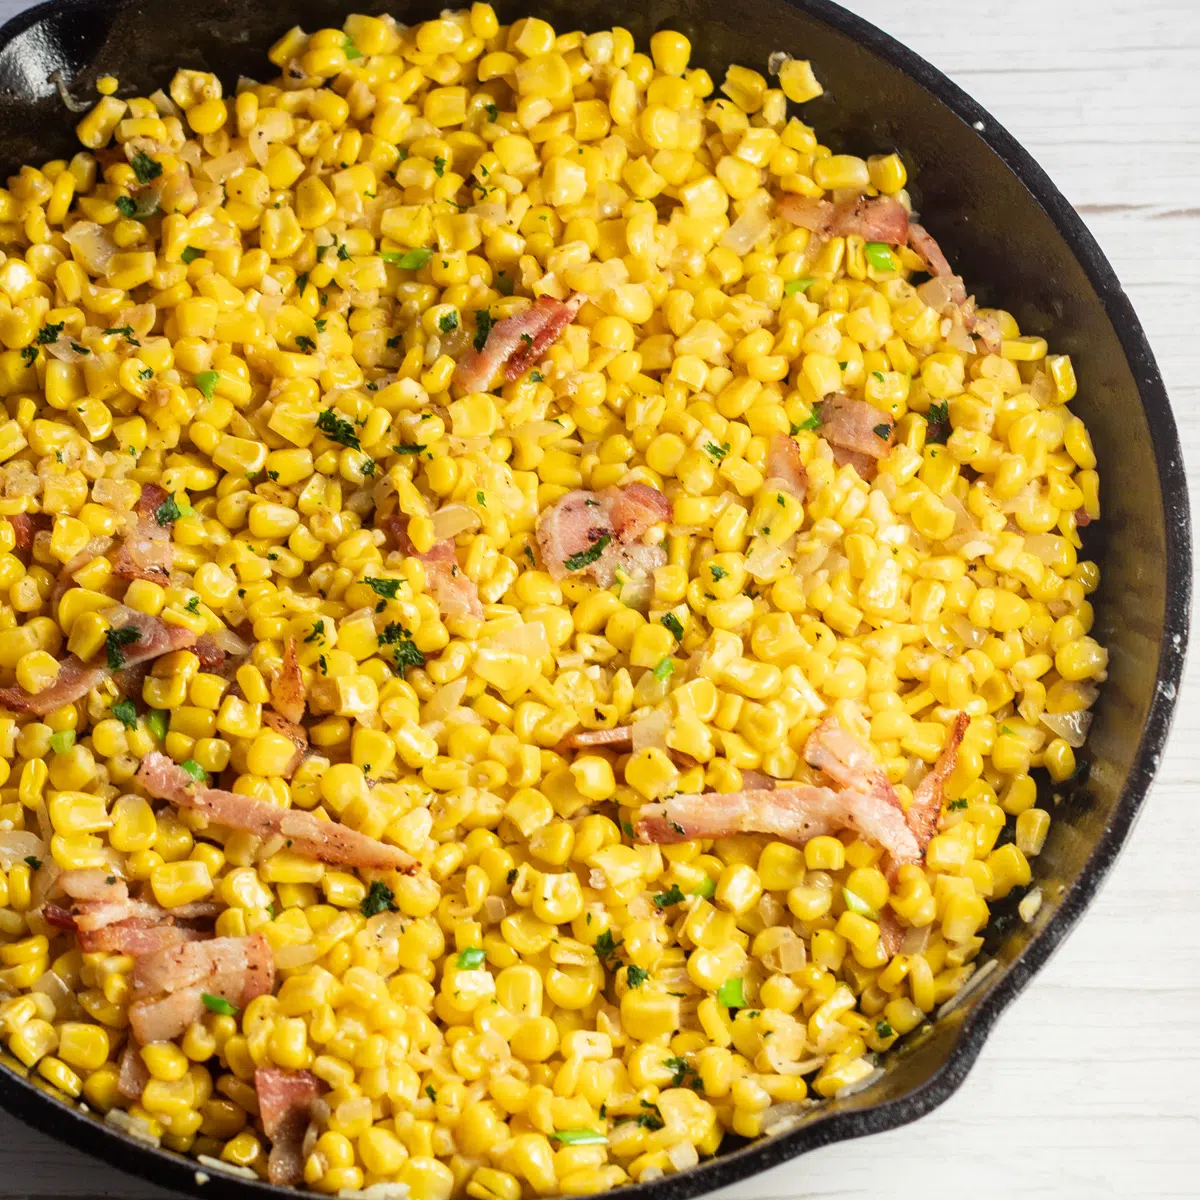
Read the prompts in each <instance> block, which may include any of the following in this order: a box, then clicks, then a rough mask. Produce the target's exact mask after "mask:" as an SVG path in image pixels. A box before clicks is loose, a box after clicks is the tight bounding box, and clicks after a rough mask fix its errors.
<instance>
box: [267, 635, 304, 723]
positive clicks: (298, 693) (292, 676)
mask: <svg viewBox="0 0 1200 1200" xmlns="http://www.w3.org/2000/svg"><path fill="white" fill-rule="evenodd" d="M271 704H272V706H273V707H274V709H275V711H276V712H277V713H278V714H279V715H280V716H281V717H283V718H284V719H285V720H286V721H288V722H289V723H290V724H292V725H299V724H300V722H301V721H303V720H304V676H303V675H302V674H301V673H300V658H299V656H298V655H297V653H296V639H295V638H294V637H290V638H288V639H287V641H286V642H285V643H284V646H283V663H282V664H281V666H280V668H279V670H278V671H276V672H275V677H274V678H273V679H272V680H271ZM304 741H305V744H307V743H308V738H307V737H305V739H304Z"/></svg>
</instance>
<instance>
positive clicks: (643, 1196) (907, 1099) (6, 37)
mask: <svg viewBox="0 0 1200 1200" xmlns="http://www.w3.org/2000/svg"><path fill="white" fill-rule="evenodd" d="M113 2H115V3H121V2H122V0H113ZM94 3H95V0H48V2H47V3H43V4H39V5H37V6H35V7H34V8H30V9H27V10H26V11H25V12H22V13H18V14H17V15H16V16H14V17H12V18H11V19H10V20H9V21H7V22H6V23H5V24H4V25H3V26H0V47H3V46H5V45H7V44H8V43H9V42H10V41H12V40H13V38H15V37H17V36H18V35H19V34H21V33H23V32H24V31H25V30H26V29H28V28H29V27H30V26H31V25H33V24H35V23H36V22H38V21H39V20H41V19H43V18H44V17H47V16H50V15H51V14H54V13H61V12H70V11H71V10H73V9H77V8H79V9H82V8H88V7H94ZM788 3H789V4H791V5H793V7H796V8H799V9H802V10H803V11H804V12H805V13H806V14H808V15H810V16H813V17H815V18H816V19H817V20H819V21H822V22H823V23H824V24H826V25H828V26H830V27H831V28H833V29H834V30H836V31H837V32H839V33H842V34H845V35H846V36H847V37H851V38H853V39H855V40H856V41H857V42H859V43H860V44H861V45H863V46H864V47H866V48H867V49H868V50H870V51H871V52H872V53H874V54H876V55H878V56H879V57H880V58H883V59H885V60H887V61H888V62H890V63H891V64H892V65H893V66H896V67H899V68H900V70H901V71H903V72H904V73H905V74H906V75H907V76H908V77H909V78H910V79H912V80H913V81H914V82H916V83H917V84H919V85H920V86H921V87H923V88H924V89H925V90H926V91H927V92H929V93H930V94H931V95H933V96H934V97H935V98H936V99H937V100H939V101H940V102H941V103H942V104H944V105H945V106H946V107H947V108H949V109H950V111H951V112H952V113H954V115H955V116H957V117H958V118H959V119H960V120H961V121H963V122H965V123H966V124H967V125H970V126H972V128H973V129H974V130H975V132H976V134H977V135H978V136H979V138H980V139H981V140H982V141H983V142H984V143H985V144H986V145H987V146H988V147H989V148H990V149H991V150H992V151H993V152H994V153H995V154H996V155H997V156H998V157H999V158H1000V159H1001V160H1002V161H1003V162H1004V164H1005V166H1007V167H1008V169H1009V170H1010V171H1012V173H1013V174H1014V175H1015V176H1016V177H1017V178H1018V179H1019V180H1020V181H1021V183H1022V184H1023V185H1024V186H1025V188H1026V189H1027V190H1028V191H1029V192H1030V194H1031V195H1032V196H1033V198H1034V199H1035V200H1036V201H1037V203H1038V204H1039V205H1040V206H1041V208H1042V209H1043V210H1044V211H1045V212H1046V214H1047V215H1048V216H1049V217H1050V219H1051V220H1052V221H1053V222H1054V225H1055V228H1056V229H1057V230H1058V233H1059V235H1060V236H1061V237H1062V239H1063V241H1064V242H1065V243H1066V244H1067V246H1068V247H1069V248H1070V250H1071V253H1072V254H1073V256H1074V257H1075V259H1076V260H1077V261H1078V263H1079V264H1080V266H1081V267H1082V268H1083V270H1084V272H1085V273H1086V275H1087V277H1088V280H1089V282H1090V283H1091V285H1092V287H1093V288H1094V289H1095V291H1096V294H1097V296H1099V297H1100V299H1101V301H1102V303H1103V304H1104V307H1105V311H1106V313H1107V315H1108V319H1109V321H1110V322H1111V324H1112V327H1113V330H1114V331H1115V333H1116V334H1117V337H1118V339H1119V341H1120V343H1121V347H1122V350H1123V351H1124V353H1125V357H1126V360H1127V362H1128V364H1129V368H1130V371H1131V373H1132V374H1133V377H1134V380H1135V382H1136V383H1137V387H1138V394H1139V396H1140V398H1141V401H1142V407H1143V409H1144V410H1145V413H1146V421H1147V424H1148V426H1149V430H1150V436H1151V439H1152V440H1153V443H1154V454H1155V459H1156V463H1157V467H1158V473H1159V480H1160V484H1161V502H1162V506H1163V517H1164V533H1165V543H1166V559H1167V561H1166V569H1167V588H1166V607H1165V614H1164V625H1163V636H1162V642H1161V646H1160V650H1159V668H1158V676H1157V680H1156V687H1155V692H1154V698H1153V700H1152V701H1151V703H1150V708H1149V712H1148V715H1147V719H1146V725H1145V729H1144V730H1143V733H1142V738H1141V742H1140V744H1139V747H1138V752H1137V755H1136V757H1135V759H1134V762H1133V766H1132V769H1131V770H1130V773H1129V776H1128V778H1127V779H1126V781H1125V785H1124V787H1123V788H1122V789H1121V797H1120V800H1119V801H1118V803H1117V806H1116V808H1115V810H1114V812H1113V816H1112V820H1111V821H1110V822H1109V825H1108V827H1107V828H1106V829H1105V831H1104V833H1103V835H1102V836H1101V837H1100V839H1099V840H1098V841H1097V843H1096V847H1095V849H1094V850H1093V851H1092V854H1091V856H1090V858H1089V860H1088V862H1087V864H1086V866H1085V868H1084V870H1083V871H1082V872H1081V873H1080V875H1079V876H1078V878H1077V879H1076V880H1075V881H1074V883H1073V884H1072V885H1071V886H1070V888H1069V889H1068V891H1067V893H1066V895H1065V896H1064V898H1063V901H1062V903H1061V904H1060V906H1059V908H1058V911H1057V912H1055V914H1054V916H1053V917H1052V918H1051V919H1050V920H1049V921H1048V922H1047V924H1046V926H1045V927H1044V928H1043V929H1042V930H1041V931H1040V932H1039V933H1038V934H1037V935H1036V936H1034V937H1033V938H1031V939H1030V942H1029V944H1028V946H1027V947H1026V948H1025V950H1024V951H1023V952H1022V953H1021V954H1020V955H1019V956H1018V957H1017V958H1016V959H1015V960H1014V961H1013V962H1012V964H1011V965H1010V966H1009V968H1008V970H1007V971H1006V972H1005V973H1004V974H1003V975H1002V976H1001V977H1000V978H999V979H998V980H997V981H996V983H995V984H994V985H993V986H992V987H991V988H990V989H989V990H988V991H987V992H986V994H984V995H983V996H982V998H981V999H980V1000H979V1001H978V1002H977V1003H976V1004H974V1005H973V1006H971V1008H970V1010H969V1012H967V1015H966V1016H965V1019H964V1022H963V1027H962V1029H961V1030H960V1032H959V1035H958V1041H957V1044H956V1045H955V1046H954V1048H953V1049H952V1050H951V1052H950V1053H949V1054H948V1055H947V1057H946V1060H945V1062H944V1063H943V1064H942V1065H941V1066H940V1067H939V1068H938V1069H937V1071H936V1072H934V1074H933V1075H932V1076H930V1078H929V1079H928V1080H926V1081H925V1082H924V1083H923V1084H921V1085H919V1086H918V1087H917V1088H915V1089H914V1090H913V1091H911V1092H908V1093H906V1094H904V1095H902V1096H897V1097H894V1098H892V1099H888V1100H883V1101H881V1102H879V1103H878V1104H875V1105H872V1106H871V1107H870V1108H864V1109H858V1110H855V1111H852V1112H846V1111H840V1112H839V1111H835V1112H831V1113H830V1114H829V1115H828V1116H824V1117H821V1118H818V1119H816V1120H814V1121H813V1122H812V1123H811V1124H808V1125H805V1126H803V1127H802V1128H799V1129H796V1130H793V1131H791V1132H789V1133H785V1134H781V1135H779V1136H777V1137H774V1138H771V1139H768V1140H762V1141H755V1142H750V1143H749V1144H747V1145H746V1146H744V1147H742V1148H740V1149H737V1150H735V1151H732V1152H731V1153H728V1154H725V1155H722V1156H720V1157H718V1158H713V1159H708V1160H706V1161H704V1162H702V1163H701V1164H700V1165H699V1166H697V1167H694V1168H692V1169H691V1170H688V1171H685V1172H683V1173H682V1174H679V1175H670V1176H665V1177H663V1178H662V1179H658V1180H655V1181H653V1182H652V1183H643V1184H634V1185H631V1186H629V1187H627V1188H623V1189H621V1192H622V1195H623V1196H625V1197H627V1198H628V1200H689V1198H690V1197H692V1196H697V1195H699V1194H701V1193H703V1192H709V1191H713V1190H715V1189H717V1188H721V1187H726V1186H728V1185H730V1184H733V1183H737V1182H738V1181H739V1180H741V1179H745V1178H746V1177H747V1176H749V1175H753V1174H757V1173H759V1172H761V1171H765V1170H767V1169H769V1168H771V1167H775V1166H778V1165H779V1164H780V1163H783V1162H787V1161H788V1160H790V1159H793V1158H796V1157H798V1156H799V1155H801V1154H804V1153H806V1152H808V1151H809V1150H815V1149H816V1148H818V1147H819V1146H825V1145H829V1144H831V1143H833V1142H839V1141H846V1140H848V1139H850V1138H856V1137H863V1136H865V1135H866V1134H870V1133H880V1132H883V1131H884V1130H888V1129H895V1128H897V1127H898V1126H900V1125H905V1124H908V1123H909V1122H912V1121H915V1120H917V1119H918V1118H920V1117H923V1116H925V1115H926V1114H927V1113H929V1112H932V1110H933V1109H935V1108H937V1107H938V1105H940V1104H942V1103H943V1102H944V1101H945V1100H947V1099H948V1098H949V1097H950V1096H951V1095H952V1094H953V1093H954V1092H955V1091H956V1090H957V1089H958V1087H959V1085H960V1084H961V1083H962V1081H963V1080H964V1079H965V1078H966V1075H967V1072H968V1071H969V1070H970V1069H971V1066H972V1065H973V1064H974V1062H975V1059H976V1058H977V1057H978V1055H979V1052H980V1050H981V1049H982V1047H983V1043H984V1041H985V1040H986V1038H987V1035H988V1033H989V1032H990V1030H991V1027H992V1025H993V1024H994V1023H995V1021H996V1020H997V1018H998V1017H999V1016H1000V1014H1001V1013H1002V1012H1003V1011H1004V1009H1005V1008H1006V1007H1007V1006H1008V1005H1009V1004H1010V1003H1011V1002H1012V1001H1013V1000H1014V999H1015V998H1016V996H1017V995H1018V994H1019V993H1020V992H1021V990H1022V989H1023V988H1024V987H1025V985H1026V984H1027V983H1028V982H1029V980H1030V979H1031V978H1032V977H1033V975H1034V974H1035V973H1036V972H1037V971H1038V970H1039V969H1040V968H1041V966H1042V965H1043V964H1044V963H1045V962H1046V960H1047V959H1048V958H1049V957H1050V955H1051V954H1052V953H1053V952H1054V951H1055V949H1057V947H1058V946H1059V945H1060V943H1061V942H1062V941H1063V939H1064V938H1065V937H1066V936H1067V934H1068V933H1069V932H1070V931H1071V929H1072V928H1073V927H1074V925H1075V922H1076V921H1077V920H1078V919H1079V918H1080V916H1081V915H1082V913H1083V911H1084V909H1085V908H1086V907H1087V905H1088V904H1089V903H1090V901H1091V899H1092V897H1093V896H1094V895H1095V893H1096V891H1097V889H1098V888H1099V886H1100V884H1101V882H1102V881H1103V879H1104V877H1105V876H1106V875H1107V874H1108V871H1109V869H1110V868H1111V867H1112V865H1113V863H1114V861H1115V860H1116V857H1117V855H1118V854H1119V853H1120V850H1121V847H1122V845H1123V844H1124V842H1125V839H1126V838H1127V837H1128V835H1129V833H1130V831H1131V829H1132V828H1133V824H1134V822H1135V821H1136V819H1137V816H1138V813H1139V811H1140V809H1141V806H1142V804H1143V802H1144V801H1145V798H1146V792H1147V790H1148V788H1149V786H1150V783H1151V781H1152V779H1153V776H1154V772H1155V769H1156V767H1157V765H1158V763H1159V761H1160V759H1161V756H1162V753H1163V749H1164V747H1165V745H1166V740H1167V734H1168V732H1169V730H1170V726H1171V719H1172V716H1173V714H1174V709H1175V704H1176V700H1177V697H1178V694H1179V686H1180V682H1181V677H1182V674H1183V667H1184V663H1185V661H1186V658H1187V640H1188V626H1189V618H1190V612H1191V579H1192V547H1191V521H1190V514H1189V505H1188V494H1187V477H1186V474H1185V471H1184V465H1183V453H1182V449H1181V447H1180V444H1179V435H1178V432H1177V430H1176V426H1175V419H1174V416H1173V414H1172V412H1171V407H1170V403H1169V401H1168V399H1167V393H1166V389H1165V387H1164V385H1163V380H1162V376H1161V374H1160V372H1159V370H1158V365H1157V363H1156V362H1155V360H1154V355H1153V353H1152V351H1151V349H1150V345H1149V342H1148V341H1147V339H1146V335H1145V332H1144V331H1143V329H1142V326H1141V322H1140V321H1139V320H1138V318H1137V315H1136V314H1135V313H1134V310H1133V306H1132V305H1131V304H1130V302H1129V298H1128V296H1127V295H1126V294H1125V291H1124V289H1123V288H1122V286H1121V283H1120V281H1119V280H1118V279H1117V276H1116V273H1115V272H1114V271H1113V268H1112V266H1111V265H1110V264H1109V262H1108V260H1107V259H1106V258H1105V256H1104V254H1103V252H1102V251H1101V249H1100V247H1099V245H1098V244H1097V243H1096V240H1095V239H1094V238H1093V237H1092V235H1091V233H1090V232H1089V231H1088V229H1087V226H1086V225H1085V224H1084V223H1083V220H1082V219H1081V218H1080V216H1079V215H1078V213H1076V212H1075V210H1074V208H1072V207H1071V205H1070V203H1068V201H1067V199H1066V198H1065V197H1064V196H1063V195H1062V193H1061V192H1060V191H1059V190H1058V188H1057V187H1055V185H1054V184H1053V183H1052V182H1051V180H1050V177H1049V176H1048V175H1047V174H1046V172H1045V171H1044V170H1043V169H1042V168H1041V167H1040V166H1039V165H1038V164H1037V163H1036V162H1035V161H1034V159H1033V157H1032V156H1031V155H1030V154H1029V152H1028V151H1026V150H1025V149H1024V148H1023V147H1022V146H1021V145H1020V144H1019V143H1018V142H1017V141H1016V139H1015V138H1013V136H1012V135H1011V134H1010V133H1009V132H1008V131H1007V130H1006V129H1005V128H1004V127H1003V126H1001V125H1000V124H999V123H998V122H997V121H996V120H995V119H994V118H993V117H992V116H991V115H990V114H989V113H988V112H987V111H986V110H985V109H983V108H982V107H980V105H979V104H977V103H976V102H975V101H974V100H972V99H971V97H970V96H968V95H967V94H966V93H965V92H964V91H963V90H962V89H961V88H959V87H958V86H957V84H954V83H952V82H951V81H950V80H949V79H948V78H947V77H946V76H945V75H943V74H942V72H941V71H939V70H937V69H936V68H935V67H933V66H932V65H931V64H929V63H927V62H926V61H925V60H924V59H923V58H921V57H920V56H919V55H917V54H916V53H914V52H913V51H912V50H909V49H908V48H907V47H906V46H904V45H902V44H901V43H900V42H898V41H896V39H895V38H893V37H891V36H890V35H889V34H886V33H884V32H883V31H882V30H881V29H878V28H877V27H876V26H874V25H872V24H870V23H869V22H868V21H865V20H863V19H862V18H861V17H858V16H855V15H854V14H853V13H850V12H847V11H846V10H845V9H843V8H840V7H839V6H837V5H835V4H833V3H830V2H829V0H788ZM0 1107H3V1108H4V1109H5V1110H6V1111H7V1112H9V1113H11V1114H12V1115H13V1116H15V1117H17V1118H19V1119H20V1120H21V1121H24V1122H25V1123H26V1124H29V1125H32V1126H34V1127H35V1128H36V1129H39V1130H40V1131H42V1132H43V1133H46V1134H49V1135H50V1136H51V1137H55V1138H59V1139H60V1140H62V1141H64V1142H68V1143H69V1144H71V1145H74V1146H77V1147H79V1148H80V1149H83V1150H84V1151H86V1152H87V1153H89V1154H92V1155H94V1156H95V1157H97V1158H100V1159H103V1160H104V1161H105V1162H107V1163H109V1164H111V1165H112V1166H114V1167H117V1168H120V1169H122V1170H125V1171H128V1172H130V1173H131V1174H134V1175H137V1176H140V1177H141V1178H142V1179H146V1180H148V1181H151V1182H154V1183H156V1184H158V1185H160V1186H163V1187H170V1188H175V1189H177V1190H178V1191H181V1192H186V1193H190V1194H192V1195H196V1196H204V1195H209V1196H211V1195H212V1193H213V1190H214V1188H215V1189H216V1190H218V1191H220V1192H221V1193H222V1194H224V1195H228V1196H229V1197H231V1200H236V1198H238V1197H245V1198H246V1200H251V1198H252V1197H256V1198H258V1200H261V1198H262V1197H265V1196H276V1197H282V1196H289V1195H295V1194H296V1193H295V1191H294V1189H291V1188H281V1187H275V1186H273V1185H270V1184H266V1183H260V1182H257V1181H254V1182H252V1181H250V1180H243V1179H240V1178H238V1177H236V1176H232V1175H230V1174H227V1173H225V1172H223V1171H220V1170H217V1169H215V1168H208V1169H207V1170H206V1168H205V1167H204V1166H203V1164H199V1163H197V1162H196V1161H195V1160H193V1159H188V1158H185V1157H183V1156H182V1155H177V1154H173V1153H170V1152H168V1151H164V1150H161V1149H158V1148H155V1147H152V1146H150V1145H140V1144H139V1143H138V1142H137V1141H136V1140H135V1139H133V1138H130V1137H127V1136H125V1135H122V1134H120V1133H118V1132H117V1131H116V1129H114V1128H112V1127H110V1126H107V1125H104V1124H101V1123H100V1122H98V1121H96V1120H94V1119H92V1118H91V1117H88V1116H86V1115H84V1114H82V1113H80V1112H78V1111H77V1110H76V1109H75V1108H73V1107H71V1106H68V1105H67V1104H64V1103H63V1102H62V1101H60V1100H57V1099H55V1098H54V1097H53V1096H52V1095H50V1094H49V1093H48V1092H46V1091H43V1090H41V1089H40V1088H39V1087H37V1086H34V1085H33V1084H31V1083H29V1082H27V1081H26V1080H24V1079H22V1078H21V1077H20V1076H19V1075H17V1074H16V1073H15V1072H13V1071H12V1070H10V1069H0ZM205 1174H206V1175H207V1176H208V1179H207V1180H203V1181H202V1176H203V1175H205ZM208 1183H211V1184H212V1185H213V1186H211V1187H208V1186H206V1184H208ZM97 1190H99V1189H97Z"/></svg>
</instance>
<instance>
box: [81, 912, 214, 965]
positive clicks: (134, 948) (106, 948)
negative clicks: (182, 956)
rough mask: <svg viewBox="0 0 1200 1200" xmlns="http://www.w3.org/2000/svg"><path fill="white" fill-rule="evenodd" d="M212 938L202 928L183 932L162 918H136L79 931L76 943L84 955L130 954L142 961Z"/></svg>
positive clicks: (183, 930)
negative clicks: (182, 943) (146, 956)
mask: <svg viewBox="0 0 1200 1200" xmlns="http://www.w3.org/2000/svg"><path fill="white" fill-rule="evenodd" d="M209 936H210V935H209V934H208V933H204V932H202V931H200V930H198V929H180V928H179V926H178V925H172V924H170V923H167V924H164V923H163V921H162V919H161V918H158V919H156V920H145V919H143V918H141V917H133V918H131V919H130V920H128V921H122V922H120V924H117V925H106V926H104V927H103V928H102V929H95V930H91V931H88V930H83V929H80V930H77V931H76V934H75V940H76V941H77V942H78V943H79V949H80V950H81V951H83V953H84V954H96V953H104V954H128V955H129V956H130V957H131V958H138V957H139V956H141V955H144V954H154V953H156V952H157V951H160V950H166V949H167V948H168V947H171V946H178V945H179V944H180V943H181V942H196V941H203V940H204V939H205V938H207V937H209Z"/></svg>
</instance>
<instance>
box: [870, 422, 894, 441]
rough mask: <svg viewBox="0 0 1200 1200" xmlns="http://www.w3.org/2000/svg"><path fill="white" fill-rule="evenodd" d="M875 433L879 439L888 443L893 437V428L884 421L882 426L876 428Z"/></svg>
mask: <svg viewBox="0 0 1200 1200" xmlns="http://www.w3.org/2000/svg"><path fill="white" fill-rule="evenodd" d="M874 433H875V436H876V437H877V438H883V440H884V441H885V442H886V441H887V440H888V438H890V437H891V436H892V427H891V426H890V425H889V424H888V423H887V422H886V421H884V422H883V423H882V424H880V425H876V426H875V429H874Z"/></svg>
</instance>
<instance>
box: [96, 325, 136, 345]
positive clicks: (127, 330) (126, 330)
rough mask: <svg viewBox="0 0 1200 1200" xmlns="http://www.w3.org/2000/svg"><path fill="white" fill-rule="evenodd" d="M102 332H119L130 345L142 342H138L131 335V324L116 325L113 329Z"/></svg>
mask: <svg viewBox="0 0 1200 1200" xmlns="http://www.w3.org/2000/svg"><path fill="white" fill-rule="evenodd" d="M104 332H105V334H110V333H113V334H119V335H120V336H121V337H123V338H124V339H125V340H126V341H127V342H128V343H129V344H130V345H131V346H140V345H141V344H142V343H141V342H139V341H138V340H137V338H135V337H134V336H133V326H132V325H118V326H117V327H116V328H115V329H106V330H105V331H104Z"/></svg>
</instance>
